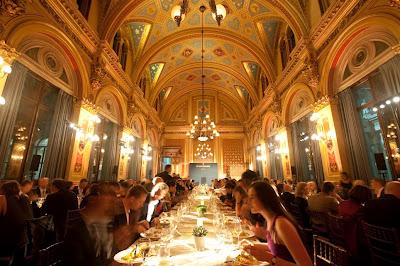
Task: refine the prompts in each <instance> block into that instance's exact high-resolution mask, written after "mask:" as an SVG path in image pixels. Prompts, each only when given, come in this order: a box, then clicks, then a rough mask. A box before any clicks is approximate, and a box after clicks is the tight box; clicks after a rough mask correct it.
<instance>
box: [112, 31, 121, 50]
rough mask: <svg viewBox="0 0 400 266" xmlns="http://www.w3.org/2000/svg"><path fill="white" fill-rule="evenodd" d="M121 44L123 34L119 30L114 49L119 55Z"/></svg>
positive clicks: (115, 37)
mask: <svg viewBox="0 0 400 266" xmlns="http://www.w3.org/2000/svg"><path fill="white" fill-rule="evenodd" d="M120 45H121V34H120V33H119V32H117V33H116V34H115V36H114V41H113V50H114V52H115V53H116V54H117V55H119V47H120Z"/></svg>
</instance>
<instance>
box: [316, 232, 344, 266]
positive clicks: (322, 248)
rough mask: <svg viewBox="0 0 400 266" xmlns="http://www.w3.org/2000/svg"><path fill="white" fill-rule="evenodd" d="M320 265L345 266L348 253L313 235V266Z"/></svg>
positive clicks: (325, 239)
mask: <svg viewBox="0 0 400 266" xmlns="http://www.w3.org/2000/svg"><path fill="white" fill-rule="evenodd" d="M322 265H332V266H347V265H349V257H348V252H347V251H346V250H345V249H344V248H343V247H340V246H337V245H335V244H333V243H331V242H330V241H329V240H328V239H327V238H324V237H321V236H317V235H314V266H322Z"/></svg>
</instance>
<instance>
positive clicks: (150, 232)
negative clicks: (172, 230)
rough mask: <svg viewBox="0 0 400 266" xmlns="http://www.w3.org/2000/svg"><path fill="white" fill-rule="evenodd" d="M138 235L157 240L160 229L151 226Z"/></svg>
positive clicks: (160, 232) (159, 235)
mask: <svg viewBox="0 0 400 266" xmlns="http://www.w3.org/2000/svg"><path fill="white" fill-rule="evenodd" d="M140 236H141V237H145V238H150V239H151V240H158V239H160V238H161V236H162V230H161V229H157V228H154V227H152V228H150V229H149V230H147V231H145V232H143V233H140Z"/></svg>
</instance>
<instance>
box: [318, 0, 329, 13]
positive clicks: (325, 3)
mask: <svg viewBox="0 0 400 266" xmlns="http://www.w3.org/2000/svg"><path fill="white" fill-rule="evenodd" d="M318 4H319V10H320V11H321V15H323V14H325V12H326V10H328V8H329V5H330V3H329V0H318Z"/></svg>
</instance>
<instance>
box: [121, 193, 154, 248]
mask: <svg viewBox="0 0 400 266" xmlns="http://www.w3.org/2000/svg"><path fill="white" fill-rule="evenodd" d="M147 194H148V193H147V190H146V189H145V188H144V187H143V186H141V185H136V186H133V187H131V188H130V189H129V190H128V192H127V194H126V196H125V197H124V198H122V199H119V201H118V202H117V207H116V215H115V216H114V223H113V224H114V230H115V232H117V233H119V234H120V235H123V239H116V245H117V247H118V248H119V249H124V248H127V247H128V246H129V245H131V244H132V243H133V242H135V240H136V239H137V238H138V237H139V234H140V233H143V232H144V231H146V230H147V229H149V227H150V225H149V223H148V222H147V221H146V220H141V221H140V211H141V209H142V208H143V205H144V203H145V201H146V199H147Z"/></svg>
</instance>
